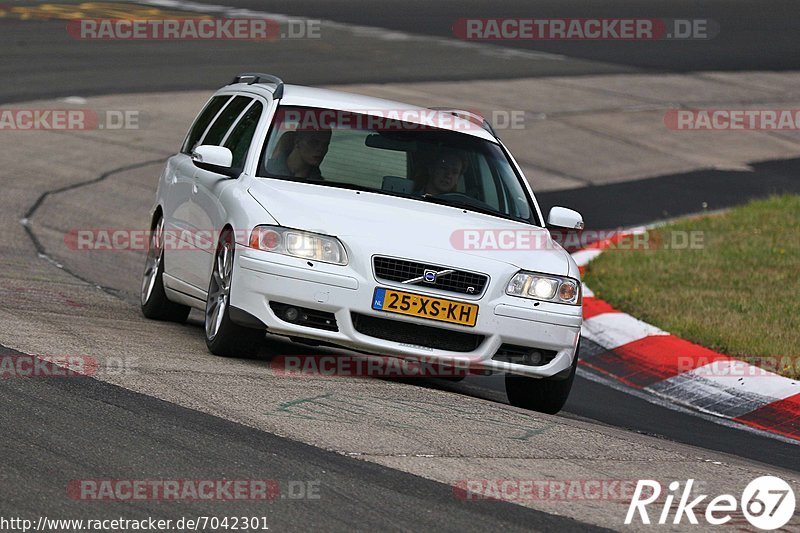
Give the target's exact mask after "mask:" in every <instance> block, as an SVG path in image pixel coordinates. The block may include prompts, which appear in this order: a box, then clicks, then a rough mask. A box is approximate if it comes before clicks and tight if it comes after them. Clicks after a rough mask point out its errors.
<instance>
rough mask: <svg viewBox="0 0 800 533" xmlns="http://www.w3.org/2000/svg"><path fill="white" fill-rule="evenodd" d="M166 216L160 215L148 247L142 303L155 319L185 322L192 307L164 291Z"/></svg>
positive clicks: (144, 308) (144, 313)
mask: <svg viewBox="0 0 800 533" xmlns="http://www.w3.org/2000/svg"><path fill="white" fill-rule="evenodd" d="M163 276H164V218H163V217H159V218H158V221H157V222H156V224H155V226H154V227H153V229H152V231H151V232H150V241H149V245H148V247H147V259H146V260H145V266H144V274H143V275H142V290H141V294H140V304H141V309H142V314H143V315H144V316H145V317H147V318H151V319H153V320H167V321H170V322H184V321H186V317H188V316H189V311H191V308H190V307H189V306H188V305H181V304H177V303H175V302H173V301H170V300H169V299H168V298H167V294H166V292H165V291H164V279H163Z"/></svg>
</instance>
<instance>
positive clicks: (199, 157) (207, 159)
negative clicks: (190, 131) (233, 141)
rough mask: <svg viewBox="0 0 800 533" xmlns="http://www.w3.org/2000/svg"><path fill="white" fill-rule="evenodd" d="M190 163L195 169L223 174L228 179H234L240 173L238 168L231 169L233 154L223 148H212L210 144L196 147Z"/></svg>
mask: <svg viewBox="0 0 800 533" xmlns="http://www.w3.org/2000/svg"><path fill="white" fill-rule="evenodd" d="M192 163H194V166H196V167H197V168H202V169H203V170H208V171H209V172H215V173H217V174H223V175H225V176H228V177H230V178H236V177H238V176H239V174H241V173H242V169H240V168H231V165H232V164H233V152H231V151H230V150H229V149H228V148H225V147H224V146H212V145H210V144H204V145H202V146H198V147H197V148H195V149H194V151H193V152H192Z"/></svg>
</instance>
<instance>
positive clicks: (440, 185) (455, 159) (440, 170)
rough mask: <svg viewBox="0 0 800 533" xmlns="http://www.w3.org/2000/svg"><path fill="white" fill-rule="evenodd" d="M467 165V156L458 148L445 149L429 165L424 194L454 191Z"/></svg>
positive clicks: (423, 188) (423, 189)
mask: <svg viewBox="0 0 800 533" xmlns="http://www.w3.org/2000/svg"><path fill="white" fill-rule="evenodd" d="M466 167H467V162H466V158H465V157H464V155H463V154H462V153H461V152H459V151H457V150H449V149H443V150H442V151H440V152H439V156H438V157H435V158H434V159H433V161H432V162H431V164H429V165H428V167H427V170H428V176H427V179H426V180H425V182H424V184H423V187H422V193H423V194H444V193H448V192H454V191H455V190H456V187H458V181H459V179H460V178H461V175H462V174H463V173H464V171H465V170H466Z"/></svg>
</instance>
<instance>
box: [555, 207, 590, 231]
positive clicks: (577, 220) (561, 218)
mask: <svg viewBox="0 0 800 533" xmlns="http://www.w3.org/2000/svg"><path fill="white" fill-rule="evenodd" d="M547 223H548V224H549V225H551V226H558V227H559V228H569V229H583V217H582V216H581V214H580V213H578V212H577V211H573V210H572V209H567V208H566V207H560V206H556V207H554V208H552V209H551V210H550V214H549V215H547Z"/></svg>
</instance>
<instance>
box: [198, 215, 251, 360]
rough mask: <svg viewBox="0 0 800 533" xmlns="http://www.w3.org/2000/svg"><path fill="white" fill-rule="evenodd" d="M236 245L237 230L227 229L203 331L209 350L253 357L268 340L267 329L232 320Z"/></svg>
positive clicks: (216, 261)
mask: <svg viewBox="0 0 800 533" xmlns="http://www.w3.org/2000/svg"><path fill="white" fill-rule="evenodd" d="M235 247H236V243H235V242H234V240H233V233H231V232H230V231H224V232H223V233H222V235H221V236H220V239H219V243H218V244H217V251H216V253H215V254H214V265H213V267H212V269H211V280H210V281H209V283H208V297H207V298H206V312H205V327H204V328H203V331H204V332H205V337H206V346H208V351H210V352H211V353H213V354H214V355H221V356H223V357H250V356H253V355H255V354H256V353H258V350H259V347H260V345H261V343H262V341H263V340H264V331H263V330H259V329H254V328H248V327H244V326H240V325H239V324H236V323H235V322H233V321H232V320H231V317H230V308H231V306H230V295H231V282H232V281H233V257H234V250H235Z"/></svg>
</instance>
